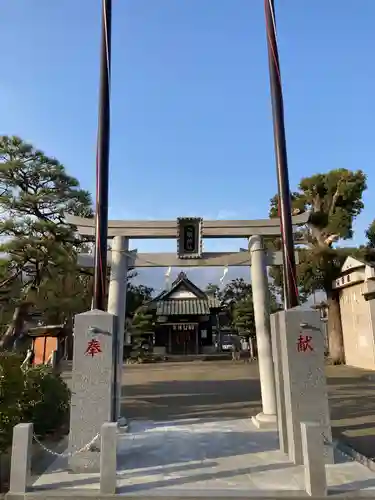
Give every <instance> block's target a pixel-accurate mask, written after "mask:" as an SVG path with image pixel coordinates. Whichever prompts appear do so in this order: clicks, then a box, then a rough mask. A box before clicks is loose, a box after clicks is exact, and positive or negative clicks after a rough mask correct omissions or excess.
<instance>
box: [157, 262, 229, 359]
mask: <svg viewBox="0 0 375 500" xmlns="http://www.w3.org/2000/svg"><path fill="white" fill-rule="evenodd" d="M148 308H149V310H150V311H152V312H153V313H155V315H156V322H155V341H154V350H155V351H156V352H159V353H162V354H186V355H188V354H202V353H207V352H210V351H212V350H213V348H214V342H215V335H214V332H215V331H216V324H217V316H218V313H219V311H220V310H221V307H220V303H219V301H218V299H217V298H215V297H214V296H212V295H209V294H207V293H205V292H204V291H202V290H201V289H200V288H198V287H197V286H196V285H194V283H192V282H191V281H190V280H189V279H188V277H187V276H186V274H185V273H184V272H181V273H180V274H179V275H178V277H177V279H176V280H175V281H174V282H173V283H172V286H171V288H170V289H169V290H164V291H163V292H162V293H161V294H159V295H158V296H157V297H155V299H153V300H152V301H151V302H149V304H148Z"/></svg>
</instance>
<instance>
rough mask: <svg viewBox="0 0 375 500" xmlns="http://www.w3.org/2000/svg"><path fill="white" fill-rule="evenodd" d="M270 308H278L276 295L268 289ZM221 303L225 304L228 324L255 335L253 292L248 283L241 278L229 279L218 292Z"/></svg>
mask: <svg viewBox="0 0 375 500" xmlns="http://www.w3.org/2000/svg"><path fill="white" fill-rule="evenodd" d="M269 293H270V310H271V312H275V311H277V310H279V309H280V305H279V303H278V301H277V298H276V295H275V294H274V292H273V290H272V289H271V290H270V292H269ZM219 298H220V300H221V303H222V305H224V306H225V308H226V309H225V310H226V313H227V315H228V319H229V321H228V322H229V324H230V325H231V326H232V327H233V328H235V329H236V330H238V331H239V332H245V331H246V332H248V333H250V334H251V335H253V336H255V319H254V304H253V293H252V287H251V284H250V283H247V282H246V281H245V280H244V279H243V278H236V279H234V280H232V281H230V282H229V283H228V284H227V285H225V287H224V288H223V290H222V291H220V293H219Z"/></svg>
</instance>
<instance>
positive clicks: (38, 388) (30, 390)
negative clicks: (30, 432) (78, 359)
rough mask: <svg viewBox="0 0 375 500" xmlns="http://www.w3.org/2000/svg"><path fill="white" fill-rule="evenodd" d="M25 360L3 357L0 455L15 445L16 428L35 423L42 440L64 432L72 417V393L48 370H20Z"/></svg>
mask: <svg viewBox="0 0 375 500" xmlns="http://www.w3.org/2000/svg"><path fill="white" fill-rule="evenodd" d="M21 363H22V358H20V357H19V356H17V355H14V354H9V353H0V453H1V452H4V451H6V450H7V449H8V448H9V446H10V445H11V443H12V432H13V427H14V426H15V425H17V424H19V423H22V422H32V423H33V424H34V432H35V434H36V435H37V436H38V437H40V438H43V437H45V436H46V435H47V434H51V433H53V432H55V431H58V430H59V429H61V427H62V426H63V425H64V424H65V423H66V422H67V420H68V417H69V406H70V391H69V389H68V387H67V385H66V384H65V382H64V381H63V380H62V379H61V378H60V376H59V375H57V374H55V373H53V371H52V369H51V368H50V367H48V366H45V365H41V366H35V367H30V368H29V369H28V370H27V371H23V370H22V369H21Z"/></svg>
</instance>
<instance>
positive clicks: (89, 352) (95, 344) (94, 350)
mask: <svg viewBox="0 0 375 500" xmlns="http://www.w3.org/2000/svg"><path fill="white" fill-rule="evenodd" d="M101 352H102V348H101V347H100V342H99V340H97V339H91V340H90V341H89V343H88V344H87V349H86V351H85V355H86V356H91V357H92V358H93V357H94V356H95V354H99V353H101Z"/></svg>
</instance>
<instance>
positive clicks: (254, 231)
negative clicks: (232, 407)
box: [66, 213, 309, 426]
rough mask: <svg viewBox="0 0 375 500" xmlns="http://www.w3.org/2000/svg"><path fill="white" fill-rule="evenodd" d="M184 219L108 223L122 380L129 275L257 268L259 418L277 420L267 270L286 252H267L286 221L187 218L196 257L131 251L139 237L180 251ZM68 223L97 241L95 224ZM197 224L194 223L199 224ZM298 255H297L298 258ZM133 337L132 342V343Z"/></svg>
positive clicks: (299, 220)
mask: <svg viewBox="0 0 375 500" xmlns="http://www.w3.org/2000/svg"><path fill="white" fill-rule="evenodd" d="M308 219H309V213H304V214H300V215H296V216H294V217H293V218H292V221H293V225H294V226H297V225H302V224H306V223H307V222H308ZM183 220H184V219H183V218H181V219H177V221H176V220H174V221H173V220H172V221H165V220H157V221H126V220H122V221H121V220H113V221H108V238H111V239H113V242H112V249H111V252H109V254H108V263H109V264H110V265H111V276H110V285H109V294H108V312H109V313H111V314H114V315H116V316H117V317H118V323H117V344H118V349H119V352H118V355H117V359H118V375H117V381H119V380H121V369H122V352H123V342H124V339H123V334H122V332H124V328H125V312H126V286H127V272H128V269H129V268H135V267H206V266H217V267H224V266H228V267H229V266H250V265H251V266H252V271H251V280H252V288H253V302H254V317H255V327H256V336H257V344H258V351H259V375H260V385H261V393H262V409H263V411H262V413H260V414H258V415H257V416H256V418H255V420H256V422H255V423H257V425H259V426H260V425H262V424H269V423H273V424H275V422H276V399H275V387H274V373H273V360H272V350H271V327H270V310H269V291H268V274H267V266H274V265H276V266H278V265H282V262H283V258H282V252H274V251H269V250H266V249H265V248H264V245H263V238H264V237H277V236H279V237H280V236H281V229H280V220H279V219H278V218H277V219H276V218H275V219H260V220H209V221H203V219H199V218H186V219H185V221H186V220H187V221H193V222H194V223H198V226H197V228H199V233H200V235H199V237H200V240H199V241H198V240H197V241H196V242H195V244H194V249H195V251H194V252H192V255H188V256H186V255H182V254H180V252H179V250H178V253H177V254H174V253H145V254H142V253H138V252H137V251H136V250H133V251H129V240H130V239H131V238H134V239H177V242H178V248H179V243H180V239H181V234H180V227H179V224H180V222H181V221H183ZM66 221H67V222H68V223H70V224H72V225H74V226H76V228H77V231H78V233H79V234H80V235H82V236H89V237H94V235H95V220H94V219H87V218H83V217H76V216H71V215H66ZM193 222H191V224H193ZM203 238H247V239H248V240H249V248H248V251H247V250H241V251H239V252H202V251H201V246H202V245H201V242H202V239H203ZM297 258H298V255H296V259H297ZM78 263H79V264H80V265H82V266H83V267H93V266H94V256H93V255H91V254H80V255H79V256H78ZM128 340H129V339H127V341H128ZM120 390H121V387H120V384H119V383H118V384H117V398H116V399H117V415H118V417H120V408H119V406H120V405H119V399H120V397H119V391H120Z"/></svg>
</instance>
